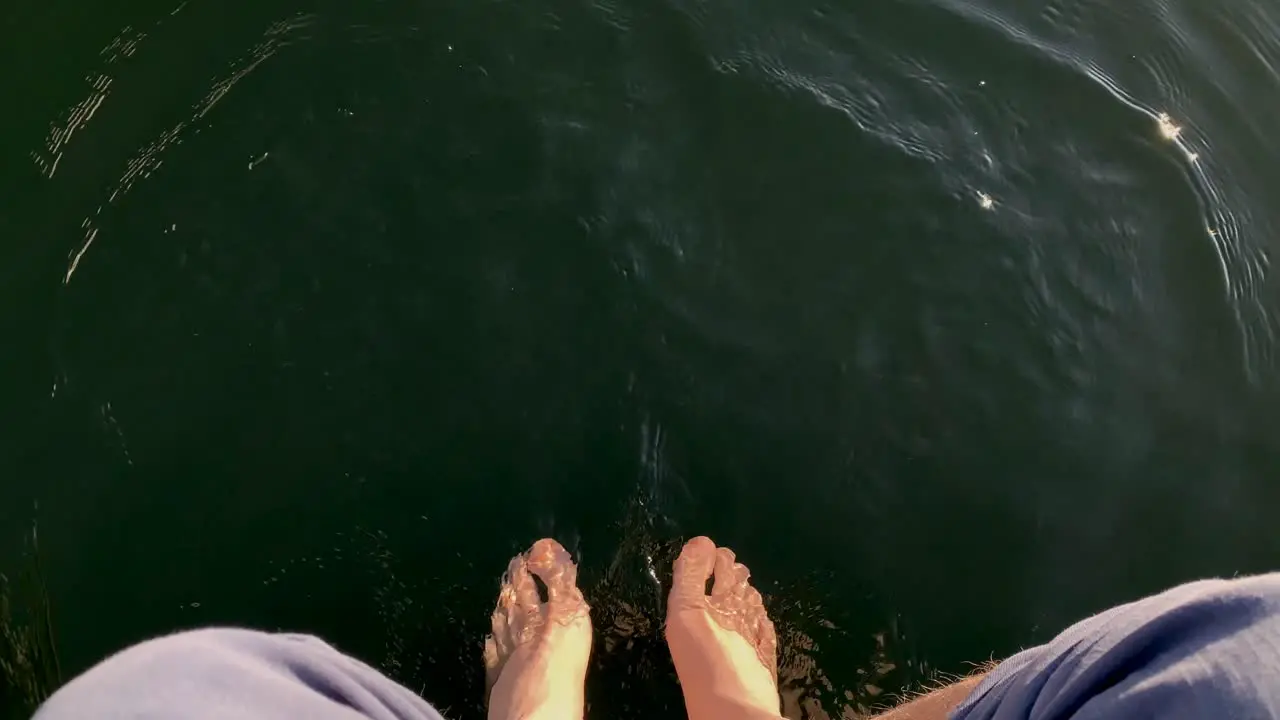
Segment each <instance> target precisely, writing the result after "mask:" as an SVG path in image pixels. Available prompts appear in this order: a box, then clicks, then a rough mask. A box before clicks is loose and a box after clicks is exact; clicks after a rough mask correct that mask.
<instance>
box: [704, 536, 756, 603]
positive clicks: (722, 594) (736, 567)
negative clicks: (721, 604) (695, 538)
mask: <svg viewBox="0 0 1280 720" xmlns="http://www.w3.org/2000/svg"><path fill="white" fill-rule="evenodd" d="M715 573H716V579H715V584H713V585H712V586H711V597H712V600H713V601H714V600H719V599H723V598H730V597H733V596H735V595H742V594H743V593H744V592H745V590H746V585H747V580H748V579H749V578H750V577H751V571H750V570H748V569H747V566H746V565H743V564H742V563H740V562H737V557H736V556H735V555H734V554H733V551H732V550H730V549H729V548H720V549H719V550H716V563H715Z"/></svg>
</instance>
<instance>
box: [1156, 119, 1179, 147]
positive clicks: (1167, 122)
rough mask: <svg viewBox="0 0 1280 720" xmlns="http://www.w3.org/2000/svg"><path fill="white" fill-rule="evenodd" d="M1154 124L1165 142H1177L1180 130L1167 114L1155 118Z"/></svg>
mask: <svg viewBox="0 0 1280 720" xmlns="http://www.w3.org/2000/svg"><path fill="white" fill-rule="evenodd" d="M1156 124H1157V125H1158V126H1159V127H1160V134H1161V135H1163V136H1164V139H1165V140H1177V139H1178V135H1181V134H1182V128H1180V127H1178V126H1177V125H1175V124H1174V123H1173V118H1171V117H1169V113H1160V114H1159V115H1158V116H1157V117H1156Z"/></svg>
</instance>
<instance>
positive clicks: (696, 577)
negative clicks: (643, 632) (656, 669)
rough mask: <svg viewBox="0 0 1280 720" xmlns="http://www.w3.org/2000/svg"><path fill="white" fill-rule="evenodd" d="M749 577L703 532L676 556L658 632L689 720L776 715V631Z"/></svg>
mask: <svg viewBox="0 0 1280 720" xmlns="http://www.w3.org/2000/svg"><path fill="white" fill-rule="evenodd" d="M713 576H714V582H713V584H712V587H711V593H710V594H709V595H708V594H707V590H706V587H707V579H708V578H711V577H713ZM750 577H751V571H750V570H748V569H747V567H746V566H745V565H743V564H741V563H739V562H737V561H736V558H735V557H734V555H733V551H731V550H729V549H728V548H717V547H716V546H715V543H713V542H711V540H709V539H708V538H705V537H697V538H694V539H692V540H690V541H689V542H688V543H687V544H686V545H685V546H684V550H683V551H682V552H681V553H680V557H679V558H678V559H677V560H676V563H675V577H674V579H673V582H672V586H671V598H670V602H669V603H668V608H667V628H666V635H667V644H668V645H669V646H670V648H671V658H672V660H674V662H675V666H676V674H677V675H678V676H679V678H680V686H681V689H682V690H683V692H684V698H685V707H686V709H687V710H688V712H689V718H690V720H721V719H722V718H724V719H726V720H727V719H728V718H735V719H736V718H750V719H751V720H756V719H757V718H777V717H780V714H779V710H780V707H779V699H778V679H777V674H778V670H777V647H778V641H777V636H776V635H775V634H774V630H773V623H772V622H770V620H769V616H768V614H767V613H765V610H764V603H763V602H762V601H761V598H760V593H759V592H757V591H756V589H755V588H753V587H751V584H750V583H749V582H748V579H749V578H750Z"/></svg>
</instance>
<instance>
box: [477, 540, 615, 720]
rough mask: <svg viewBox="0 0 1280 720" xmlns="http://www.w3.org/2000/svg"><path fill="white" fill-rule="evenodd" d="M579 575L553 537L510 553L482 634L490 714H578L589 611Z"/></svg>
mask: <svg viewBox="0 0 1280 720" xmlns="http://www.w3.org/2000/svg"><path fill="white" fill-rule="evenodd" d="M535 577H536V580H535ZM577 578H578V568H577V566H576V565H574V564H573V560H572V559H571V558H570V557H569V553H568V552H567V551H566V550H565V549H564V547H562V546H561V545H560V543H558V542H556V541H555V540H551V539H550V538H548V539H544V540H539V541H538V542H536V543H534V544H533V547H531V548H529V551H528V552H527V553H524V554H522V555H517V556H515V557H514V558H512V559H511V564H510V565H509V566H508V567H507V574H506V575H505V576H504V577H503V579H502V589H501V590H500V591H499V593H498V606H497V607H496V608H494V611H493V634H492V635H490V636H489V637H487V638H485V641H484V666H485V680H486V682H485V685H486V687H487V688H488V696H489V699H488V703H489V713H488V717H489V720H581V718H582V713H583V702H584V693H583V685H584V683H585V682H586V675H587V661H588V659H589V657H590V655H591V619H590V615H589V611H590V608H589V607H588V606H587V603H586V601H585V600H583V598H582V592H581V591H579V590H578V580H577ZM538 581H541V587H539V584H538Z"/></svg>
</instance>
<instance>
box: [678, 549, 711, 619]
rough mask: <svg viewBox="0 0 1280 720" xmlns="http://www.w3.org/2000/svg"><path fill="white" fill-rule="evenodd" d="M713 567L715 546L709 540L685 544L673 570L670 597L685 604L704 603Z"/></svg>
mask: <svg viewBox="0 0 1280 720" xmlns="http://www.w3.org/2000/svg"><path fill="white" fill-rule="evenodd" d="M715 565H716V544H715V543H713V542H711V539H710V538H706V537H696V538H694V539H692V540H690V541H689V542H687V543H685V546H684V549H683V550H681V551H680V557H678V558H676V562H675V567H674V569H673V573H672V581H671V597H672V598H673V599H680V600H683V601H686V602H696V603H704V602H706V596H707V578H709V577H711V573H712V570H713V569H714V568H715Z"/></svg>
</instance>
